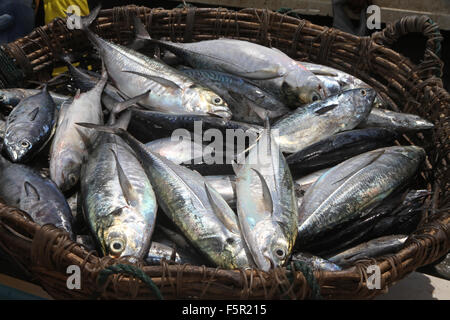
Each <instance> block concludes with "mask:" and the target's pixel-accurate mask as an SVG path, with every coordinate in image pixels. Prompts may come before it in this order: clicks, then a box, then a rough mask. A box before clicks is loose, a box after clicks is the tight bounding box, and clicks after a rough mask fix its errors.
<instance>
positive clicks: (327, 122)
mask: <svg viewBox="0 0 450 320" xmlns="http://www.w3.org/2000/svg"><path fill="white" fill-rule="evenodd" d="M375 94H376V93H375V91H374V90H373V89H353V90H348V91H345V92H343V93H341V94H339V95H336V96H332V97H329V98H327V99H325V100H323V101H318V102H314V103H311V104H309V105H307V106H305V107H300V108H298V109H296V110H295V111H294V112H292V113H290V114H288V115H286V116H284V117H282V118H281V119H280V120H278V121H276V122H275V124H274V125H273V130H274V131H276V132H277V135H276V136H275V139H276V141H277V143H278V144H279V146H280V149H281V151H283V152H289V153H294V152H298V151H300V150H302V149H304V148H306V147H308V146H310V145H312V144H313V143H315V142H317V141H319V140H321V139H324V138H327V137H329V136H331V135H333V134H336V133H339V132H342V131H346V130H351V129H353V128H355V127H356V126H357V125H358V124H359V123H360V122H361V121H363V120H365V119H366V118H367V116H368V115H369V113H370V111H371V109H372V103H373V99H374V97H375Z"/></svg>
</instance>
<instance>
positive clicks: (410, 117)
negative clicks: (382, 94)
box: [358, 108, 434, 132]
mask: <svg viewBox="0 0 450 320" xmlns="http://www.w3.org/2000/svg"><path fill="white" fill-rule="evenodd" d="M358 127H359V128H370V127H382V128H388V129H393V130H395V131H400V132H408V131H420V130H428V129H432V128H434V124H433V123H431V122H429V121H427V120H425V119H422V118H421V117H419V116H416V115H415V114H409V113H401V112H395V111H390V110H386V109H380V108H373V109H372V111H371V112H370V114H369V116H368V117H367V119H366V120H364V121H362V122H361V123H360V124H359V125H358Z"/></svg>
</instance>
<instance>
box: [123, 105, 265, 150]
mask: <svg viewBox="0 0 450 320" xmlns="http://www.w3.org/2000/svg"><path fill="white" fill-rule="evenodd" d="M130 110H131V111H132V117H131V122H130V126H129V131H130V133H131V134H132V135H133V136H135V137H136V138H138V139H139V140H142V141H145V142H147V141H151V140H155V139H159V138H166V137H169V136H171V135H172V133H173V132H174V131H175V130H176V129H186V130H188V131H190V132H194V128H195V123H196V122H201V125H202V130H205V131H206V130H208V129H219V130H220V131H221V132H222V133H223V134H225V133H226V130H227V129H232V130H239V129H240V130H243V131H244V132H249V133H253V134H257V133H258V132H259V131H260V130H262V127H261V126H258V125H251V124H247V123H244V122H237V121H232V120H225V119H220V118H217V117H210V116H203V115H194V114H168V113H162V112H156V111H147V110H139V109H137V108H133V107H132V108H131V109H130Z"/></svg>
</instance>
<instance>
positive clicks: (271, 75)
mask: <svg viewBox="0 0 450 320" xmlns="http://www.w3.org/2000/svg"><path fill="white" fill-rule="evenodd" d="M239 75H240V76H241V77H244V78H247V79H251V80H271V79H276V78H282V77H284V76H285V75H286V70H280V69H276V70H269V69H261V70H256V71H250V72H239Z"/></svg>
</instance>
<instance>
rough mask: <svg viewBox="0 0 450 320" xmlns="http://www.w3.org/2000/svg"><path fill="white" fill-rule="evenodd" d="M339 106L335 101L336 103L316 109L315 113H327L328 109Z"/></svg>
mask: <svg viewBox="0 0 450 320" xmlns="http://www.w3.org/2000/svg"><path fill="white" fill-rule="evenodd" d="M337 106H338V104H337V103H335V104H330V105H327V106H324V107H322V108H320V109H318V110H316V111H314V113H315V114H318V115H322V114H325V113H327V112H328V111H331V110H333V109H334V108H336V107H337Z"/></svg>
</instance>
